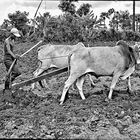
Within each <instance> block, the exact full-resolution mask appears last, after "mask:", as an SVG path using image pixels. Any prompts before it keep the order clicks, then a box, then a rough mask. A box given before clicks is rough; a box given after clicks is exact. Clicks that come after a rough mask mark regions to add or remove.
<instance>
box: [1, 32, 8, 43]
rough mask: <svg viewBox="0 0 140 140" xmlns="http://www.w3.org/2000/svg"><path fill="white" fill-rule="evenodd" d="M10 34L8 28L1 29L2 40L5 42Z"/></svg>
mask: <svg viewBox="0 0 140 140" xmlns="http://www.w3.org/2000/svg"><path fill="white" fill-rule="evenodd" d="M8 36H9V32H8V31H7V30H0V42H4V40H5V39H6V38H7V37H8Z"/></svg>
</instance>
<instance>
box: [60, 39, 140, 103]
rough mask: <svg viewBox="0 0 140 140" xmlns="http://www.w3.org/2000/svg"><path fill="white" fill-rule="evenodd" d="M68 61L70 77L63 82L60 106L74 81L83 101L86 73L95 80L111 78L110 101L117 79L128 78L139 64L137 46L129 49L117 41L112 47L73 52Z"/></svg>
mask: <svg viewBox="0 0 140 140" xmlns="http://www.w3.org/2000/svg"><path fill="white" fill-rule="evenodd" d="M69 59H70V60H69V62H70V64H69V65H70V76H69V77H68V80H67V81H66V82H65V86H64V89H63V93H62V96H61V99H60V104H62V103H63V102H64V100H65V96H66V94H67V91H68V90H69V88H70V86H71V85H72V84H73V83H74V82H75V81H76V80H77V82H76V86H77V88H78V90H79V93H80V96H81V98H82V99H83V100H84V99H85V96H84V94H83V90H82V86H83V82H84V76H85V74H87V73H90V74H93V75H94V76H95V77H97V78H98V77H100V76H112V77H113V79H112V83H111V86H110V91H109V95H108V98H109V99H111V98H112V92H113V89H114V88H115V85H116V83H117V81H118V79H119V78H120V77H121V78H122V80H124V79H126V78H127V77H128V78H129V76H130V75H131V74H132V73H133V72H134V70H135V65H136V64H137V63H139V48H138V46H137V45H135V46H133V47H130V46H129V45H128V44H126V43H125V42H124V41H118V43H117V44H116V45H115V46H114V47H107V46H106V47H102V46H100V47H99V46H98V47H92V48H84V47H83V48H80V49H78V50H76V51H75V52H73V53H72V54H71V55H70V57H69ZM129 82H130V81H129ZM128 86H130V83H129V85H128ZM129 88H130V87H129Z"/></svg>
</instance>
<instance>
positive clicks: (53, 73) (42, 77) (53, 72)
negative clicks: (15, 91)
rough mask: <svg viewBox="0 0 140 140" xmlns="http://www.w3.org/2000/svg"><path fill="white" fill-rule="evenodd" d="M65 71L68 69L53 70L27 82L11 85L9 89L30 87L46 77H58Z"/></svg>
mask: <svg viewBox="0 0 140 140" xmlns="http://www.w3.org/2000/svg"><path fill="white" fill-rule="evenodd" d="M67 71H68V67H64V68H61V69H58V70H54V71H52V72H49V73H45V74H42V75H40V76H38V77H36V78H32V79H29V80H26V81H23V82H20V83H16V84H13V85H12V86H11V87H12V88H20V87H22V86H27V85H30V84H32V83H35V82H38V81H41V80H43V79H45V78H47V77H51V76H55V75H58V74H61V73H64V72H67Z"/></svg>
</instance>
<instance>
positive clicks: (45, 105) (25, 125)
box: [0, 42, 140, 140]
mask: <svg viewBox="0 0 140 140" xmlns="http://www.w3.org/2000/svg"><path fill="white" fill-rule="evenodd" d="M34 44H35V43H31V42H26V43H20V44H17V48H16V50H15V52H16V53H18V54H22V53H23V52H25V51H26V50H28V49H29V48H31V47H32V46H33V45H34ZM112 44H115V42H107V43H102V45H110V46H112ZM95 45H96V44H95ZM100 45H101V44H100ZM1 48H2V45H1ZM36 49H37V48H35V49H34V50H32V51H31V52H29V53H28V54H27V55H26V56H24V57H23V58H22V59H21V60H19V61H18V66H19V68H20V70H21V72H22V75H21V76H20V77H18V78H17V79H16V80H15V81H14V82H15V83H17V82H21V81H24V80H27V79H30V78H32V77H33V74H32V73H33V71H34V70H35V69H36V68H37V52H36ZM2 55H3V52H2V51H1V52H0V59H1V60H2ZM0 65H1V66H0V84H1V89H0V97H2V95H3V93H2V84H3V83H4V77H5V74H6V71H5V66H4V64H2V63H1V64H0ZM139 75H140V72H139V71H138V70H136V71H135V72H134V74H133V75H132V76H131V84H132V92H131V93H130V92H128V91H127V80H125V81H122V80H120V81H119V82H118V83H117V85H116V88H115V91H114V92H113V99H112V100H111V101H109V102H108V101H106V97H107V95H108V93H109V86H110V83H111V80H112V78H111V77H101V78H99V79H96V78H95V77H93V80H94V82H95V83H96V86H95V87H92V86H91V83H90V81H89V78H88V77H86V78H85V83H84V86H83V91H84V95H85V97H86V99H85V100H82V99H81V98H80V95H79V93H78V90H77V88H75V89H73V88H70V90H69V94H68V99H67V100H66V102H65V103H64V104H63V105H59V100H60V97H61V93H62V90H63V87H64V83H65V81H66V80H67V77H68V74H67V73H63V74H59V75H56V76H53V77H49V78H47V79H46V80H47V83H48V85H47V86H48V87H47V88H44V90H42V89H37V88H36V89H35V90H34V91H32V90H31V88H30V86H24V87H22V88H21V89H13V90H12V95H13V98H14V101H15V103H14V104H11V105H10V104H5V103H4V102H0V138H42V139H92V140H139V139H140V82H139Z"/></svg>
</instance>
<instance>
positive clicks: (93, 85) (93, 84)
mask: <svg viewBox="0 0 140 140" xmlns="http://www.w3.org/2000/svg"><path fill="white" fill-rule="evenodd" d="M88 77H89V80H90V82H91V86H92V87H95V83H94V82H93V80H92V77H91V75H90V74H88Z"/></svg>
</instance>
